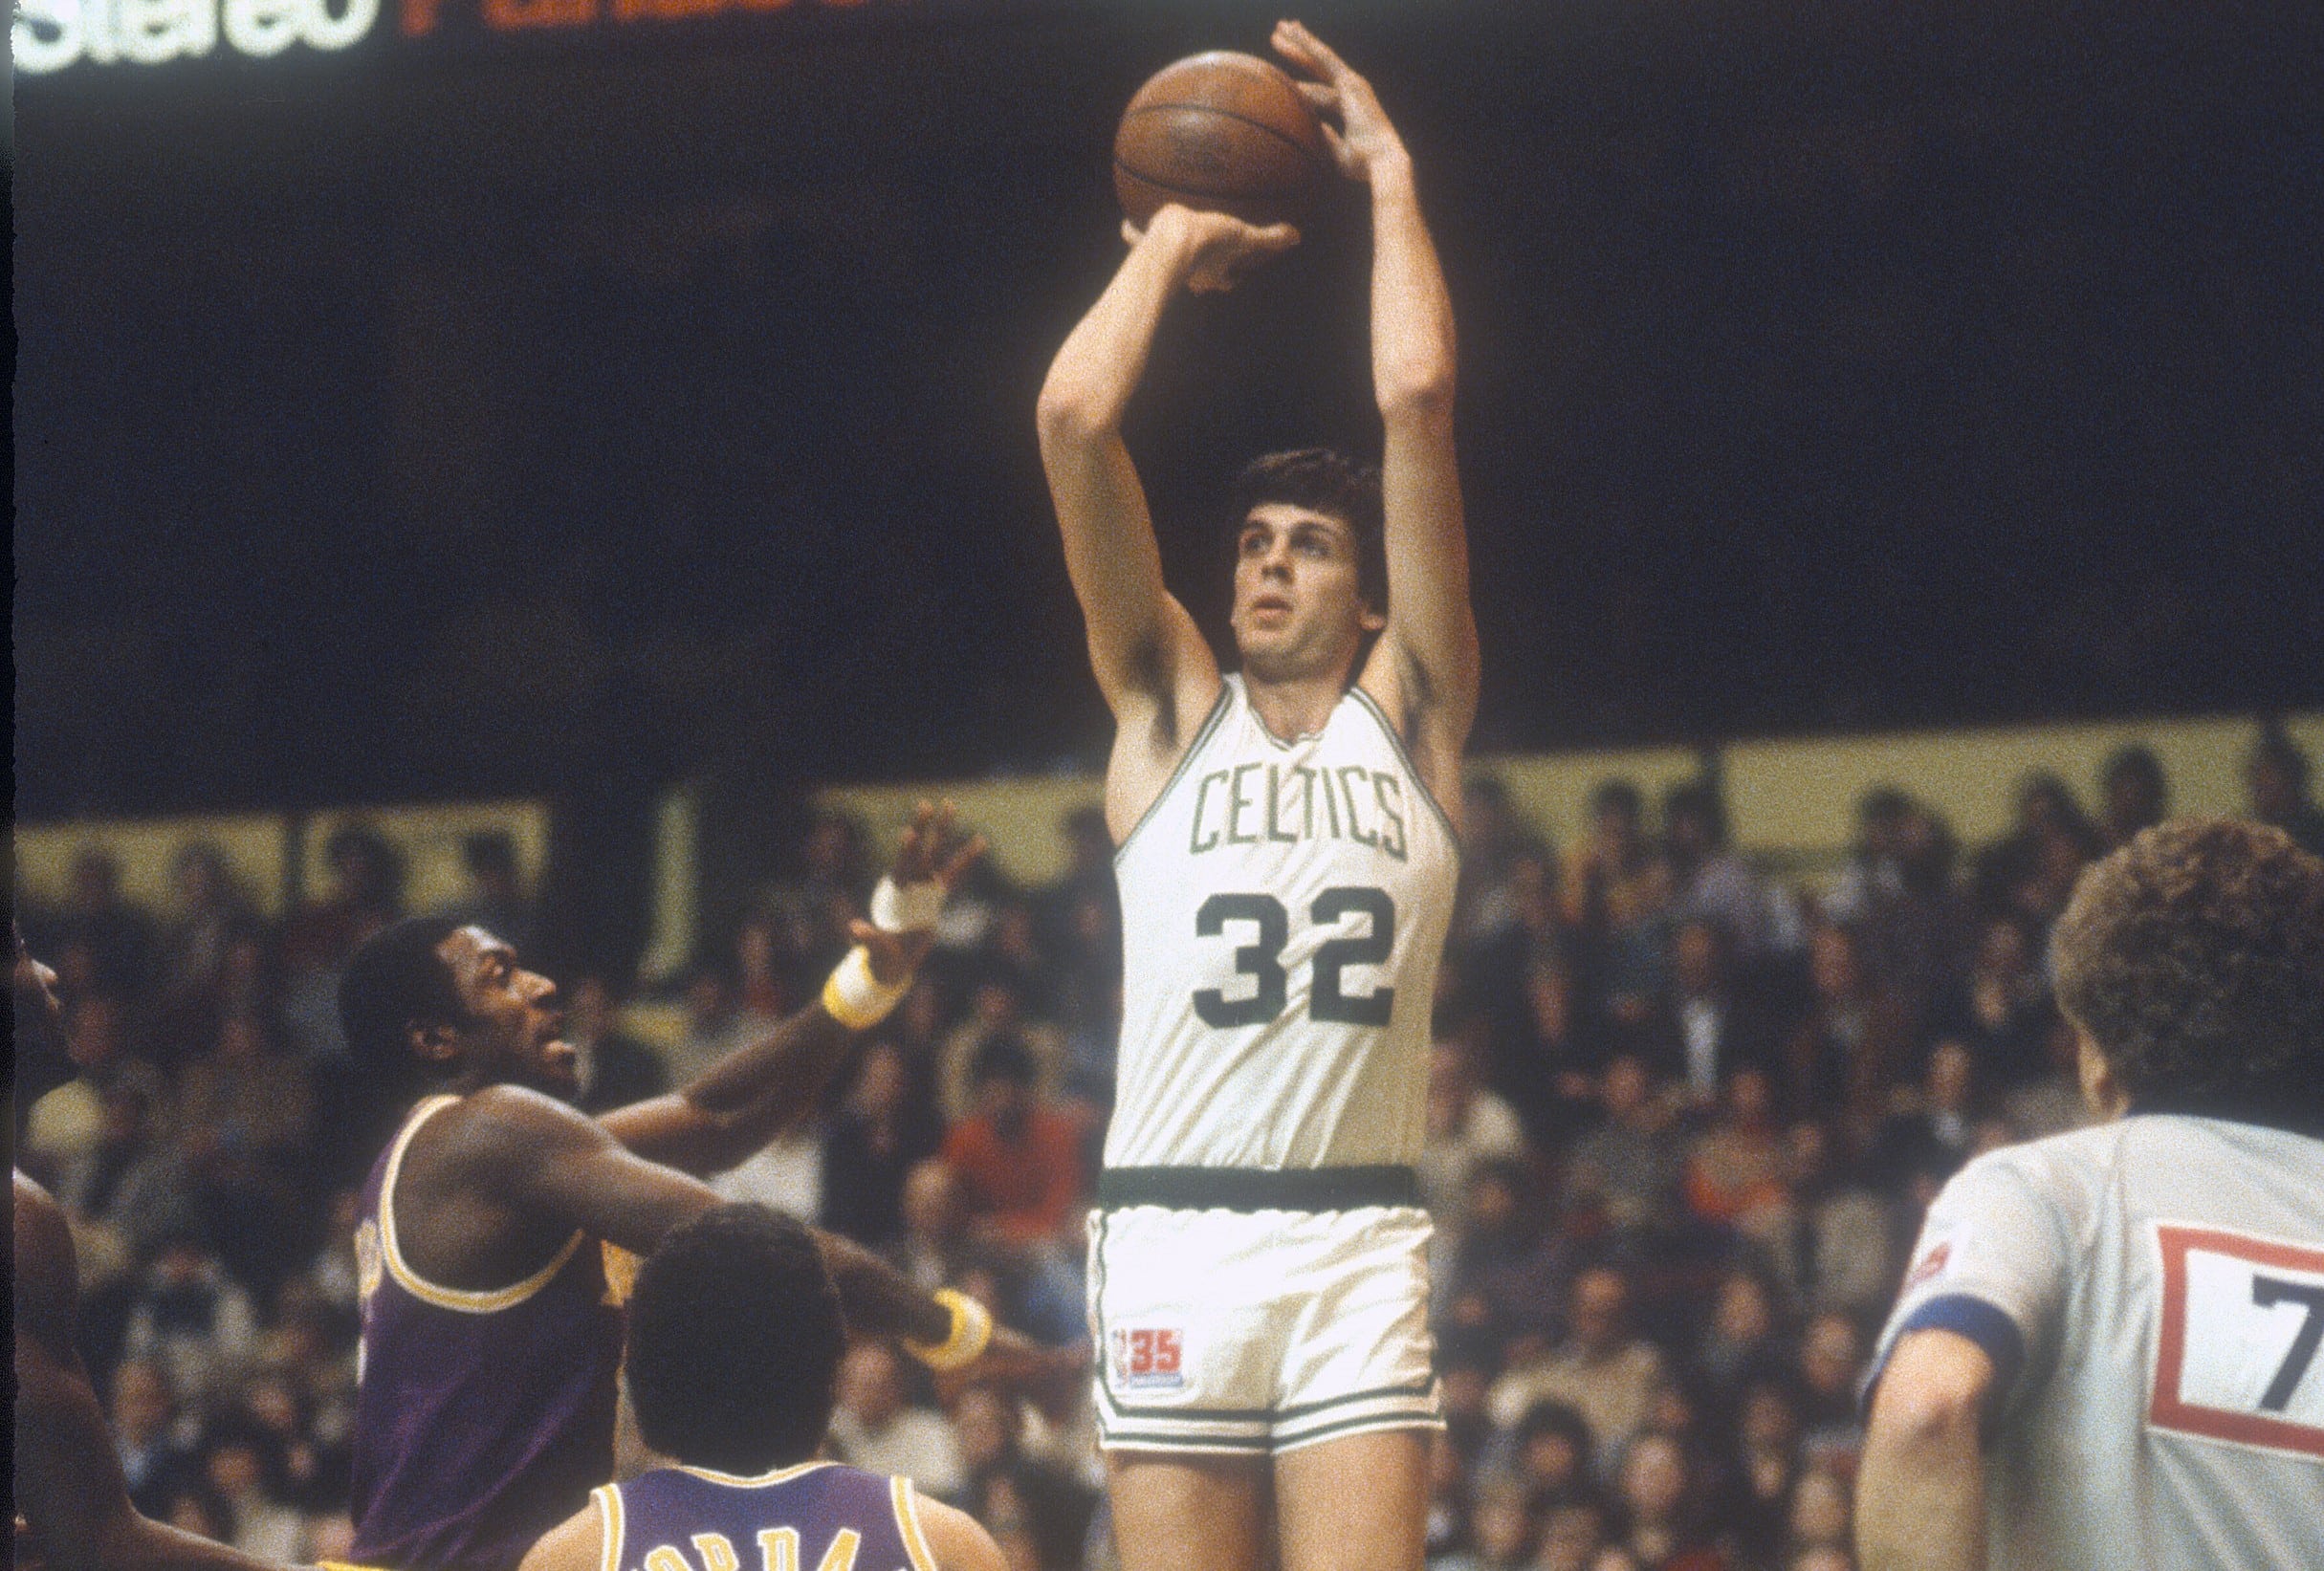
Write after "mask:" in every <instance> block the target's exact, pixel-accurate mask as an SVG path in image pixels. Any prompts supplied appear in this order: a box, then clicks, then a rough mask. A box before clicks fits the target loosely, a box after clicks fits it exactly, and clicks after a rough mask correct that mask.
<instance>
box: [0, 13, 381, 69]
mask: <svg viewBox="0 0 2324 1571" xmlns="http://www.w3.org/2000/svg"><path fill="white" fill-rule="evenodd" d="M379 19H380V0H17V3H16V20H15V26H14V28H13V29H12V30H11V40H12V42H13V45H14V49H15V55H16V69H17V70H18V71H22V72H26V73H30V74H33V75H45V74H46V73H48V72H52V71H61V70H63V69H64V68H65V67H66V66H69V65H71V64H73V63H74V62H75V61H77V60H89V61H92V62H94V63H96V64H99V65H112V64H115V63H116V62H126V63H128V64H132V65H159V64H161V63H162V62H163V61H164V60H176V59H183V58H189V57H191V58H199V57H201V56H204V55H217V54H221V53H225V54H231V55H251V56H253V57H257V58H264V57H265V56H268V55H280V54H281V53H282V52H283V51H284V50H287V49H290V48H292V47H293V46H294V45H298V44H303V45H305V46H306V47H307V48H309V49H318V50H324V51H331V50H340V49H345V48H346V47H347V46H348V45H350V44H353V43H357V42H360V41H361V40H362V39H363V38H364V37H366V36H368V35H369V33H370V32H371V29H372V27H373V25H374V24H376V23H377V22H378V21H379ZM221 45H223V49H221Z"/></svg>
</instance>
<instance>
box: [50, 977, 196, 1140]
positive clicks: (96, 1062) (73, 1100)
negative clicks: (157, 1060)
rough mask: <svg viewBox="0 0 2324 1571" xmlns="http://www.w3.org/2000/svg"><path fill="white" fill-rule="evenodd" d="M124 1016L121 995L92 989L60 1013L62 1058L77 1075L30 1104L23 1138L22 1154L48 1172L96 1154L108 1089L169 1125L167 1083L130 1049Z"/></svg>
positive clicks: (152, 1118)
mask: <svg viewBox="0 0 2324 1571" xmlns="http://www.w3.org/2000/svg"><path fill="white" fill-rule="evenodd" d="M127 1015H128V1011H127V1007H126V1005H125V1004H124V1003H123V1001H122V1000H121V999H120V998H117V997H115V996H113V995H112V994H110V993H94V994H91V995H90V996H88V997H85V998H83V999H81V1000H80V1002H78V1003H77V1004H75V1005H74V1006H73V1007H72V1010H71V1011H70V1012H69V1013H68V1014H67V1015H65V1057H66V1058H69V1059H70V1060H71V1061H72V1064H73V1067H74V1069H75V1071H76V1074H75V1075H74V1078H73V1079H72V1080H67V1081H66V1082H65V1083H64V1084H62V1085H60V1086H58V1087H57V1088H56V1089H55V1090H54V1091H51V1092H50V1093H49V1094H48V1095H47V1096H45V1097H42V1098H41V1099H40V1100H39V1101H38V1102H35V1103H33V1108H32V1112H31V1116H30V1118H29V1120H28V1122H27V1126H26V1130H25V1137H24V1149H25V1152H26V1154H27V1156H29V1157H31V1158H32V1159H33V1160H34V1161H35V1162H36V1163H38V1164H40V1165H41V1166H43V1167H46V1169H47V1170H48V1172H49V1173H50V1174H51V1175H52V1176H54V1175H55V1174H56V1173H57V1172H59V1171H61V1170H62V1169H63V1168H65V1167H69V1166H71V1165H72V1164H74V1163H76V1162H78V1161H81V1160H83V1159H85V1158H87V1157H89V1156H91V1155H93V1154H94V1153H95V1152H96V1150H97V1149H98V1146H99V1144H100V1143H101V1142H102V1140H103V1138H104V1128H105V1113H104V1102H105V1097H106V1096H107V1095H108V1094H109V1093H111V1092H114V1091H117V1090H118V1091H124V1092H133V1093H135V1094H136V1095H137V1096H138V1097H140V1098H141V1099H143V1104H144V1116H145V1117H146V1119H147V1120H149V1121H150V1122H151V1123H152V1124H155V1125H157V1126H163V1127H165V1126H166V1124H168V1119H167V1116H166V1113H165V1109H166V1108H167V1107H168V1105H169V1103H168V1100H167V1093H166V1087H165V1085H164V1081H163V1080H162V1076H161V1074H160V1072H159V1071H158V1070H156V1069H155V1068H154V1067H153V1065H152V1064H150V1063H148V1062H147V1061H145V1060H144V1059H143V1058H138V1057H136V1056H134V1055H133V1054H132V1053H131V1052H130V1051H129V1032H128V1019H127Z"/></svg>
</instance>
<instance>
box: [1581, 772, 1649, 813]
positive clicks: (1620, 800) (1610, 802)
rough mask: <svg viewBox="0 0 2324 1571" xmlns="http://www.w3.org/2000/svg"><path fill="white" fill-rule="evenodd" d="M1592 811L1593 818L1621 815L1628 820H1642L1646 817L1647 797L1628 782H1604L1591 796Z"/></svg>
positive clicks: (1599, 784)
mask: <svg viewBox="0 0 2324 1571" xmlns="http://www.w3.org/2000/svg"><path fill="white" fill-rule="evenodd" d="M1590 813H1591V815H1592V816H1593V817H1594V816H1595V815H1597V814H1600V813H1619V814H1621V815H1622V816H1623V817H1624V818H1633V819H1634V818H1644V817H1645V816H1646V797H1645V796H1642V795H1641V794H1640V793H1639V791H1638V788H1637V787H1636V786H1635V785H1633V784H1632V783H1631V782H1630V781H1628V780H1602V781H1600V782H1599V783H1598V785H1597V788H1596V789H1595V790H1593V791H1591V792H1590Z"/></svg>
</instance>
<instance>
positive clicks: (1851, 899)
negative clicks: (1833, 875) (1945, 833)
mask: <svg viewBox="0 0 2324 1571" xmlns="http://www.w3.org/2000/svg"><path fill="white" fill-rule="evenodd" d="M1911 807H1912V798H1911V797H1910V796H1906V795H1905V794H1904V793H1903V792H1901V791H1898V790H1897V789H1896V788H1895V787H1894V786H1880V787H1877V788H1876V789H1875V790H1872V791H1868V792H1866V793H1865V794H1864V797H1863V799H1862V800H1861V801H1859V802H1857V803H1856V843H1855V848H1854V849H1853V850H1852V851H1850V852H1849V854H1848V865H1847V866H1846V867H1845V868H1844V869H1842V871H1841V873H1840V877H1839V880H1838V882H1837V883H1835V884H1833V885H1832V888H1831V893H1830V894H1828V895H1827V896H1826V897H1825V900H1824V916H1825V917H1826V919H1827V920H1829V921H1831V922H1837V923H1856V922H1863V921H1865V920H1867V919H1869V918H1870V917H1871V916H1872V914H1873V907H1874V906H1875V905H1876V904H1878V903H1879V902H1881V901H1883V900H1888V899H1891V898H1893V897H1895V896H1896V895H1899V894H1901V893H1903V891H1904V864H1903V859H1902V857H1901V856H1900V855H1899V852H1898V841H1899V839H1900V834H1901V830H1902V826H1903V823H1904V818H1905V814H1906V813H1907V812H1908V811H1909V810H1910V809H1911Z"/></svg>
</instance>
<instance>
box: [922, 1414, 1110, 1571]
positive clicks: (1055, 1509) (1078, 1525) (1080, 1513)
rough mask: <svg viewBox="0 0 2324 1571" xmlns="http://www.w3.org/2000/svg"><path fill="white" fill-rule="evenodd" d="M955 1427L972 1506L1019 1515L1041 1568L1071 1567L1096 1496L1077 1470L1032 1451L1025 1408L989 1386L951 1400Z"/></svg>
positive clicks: (982, 1515) (979, 1513)
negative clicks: (1066, 1469) (1042, 1458)
mask: <svg viewBox="0 0 2324 1571" xmlns="http://www.w3.org/2000/svg"><path fill="white" fill-rule="evenodd" d="M952 1416H953V1428H954V1432H955V1433H956V1434H957V1435H958V1437H959V1442H960V1455H961V1460H962V1462H963V1464H964V1465H965V1468H966V1471H967V1475H968V1483H967V1487H966V1490H965V1492H964V1495H965V1499H966V1503H967V1509H968V1510H969V1512H970V1513H971V1514H972V1515H974V1516H976V1517H977V1518H978V1519H979V1520H982V1521H986V1522H988V1523H989V1522H991V1521H992V1520H994V1519H995V1518H996V1517H998V1516H1002V1515H1004V1514H1006V1515H1012V1516H1016V1517H1017V1518H1018V1519H1019V1520H1020V1521H1021V1522H1022V1524H1023V1528H1024V1534H1025V1538H1026V1544H1027V1547H1028V1548H1029V1549H1030V1550H1031V1552H1032V1559H1033V1562H1034V1565H1035V1567H1036V1571H1072V1568H1073V1567H1074V1566H1075V1565H1076V1564H1077V1563H1078V1561H1079V1560H1080V1558H1081V1548H1082V1541H1083V1539H1084V1538H1085V1537H1086V1536H1087V1535H1088V1532H1089V1518H1090V1514H1091V1512H1092V1511H1093V1510H1094V1509H1095V1507H1096V1504H1097V1500H1096V1496H1095V1495H1094V1494H1093V1492H1091V1491H1090V1490H1088V1489H1085V1487H1083V1485H1082V1484H1081V1482H1080V1481H1079V1480H1077V1479H1076V1478H1074V1477H1073V1476H1072V1475H1071V1474H1069V1473H1065V1472H1064V1471H1063V1470H1062V1469H1060V1468H1057V1467H1054V1466H1052V1465H1050V1464H1049V1463H1046V1462H1042V1461H1039V1460H1037V1459H1035V1458H1033V1457H1032V1456H1029V1455H1028V1454H1026V1451H1025V1447H1024V1411H1023V1409H1022V1408H1021V1407H1019V1405H1018V1402H1017V1399H1016V1398H1015V1397H1013V1396H1008V1395H1005V1394H1003V1393H1001V1392H999V1391H997V1390H995V1389H994V1388H993V1387H992V1386H981V1385H979V1386H969V1387H968V1388H967V1389H966V1390H964V1391H962V1392H961V1393H960V1396H959V1398H958V1400H957V1401H956V1402H955V1403H954V1406H953V1415H952Z"/></svg>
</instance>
